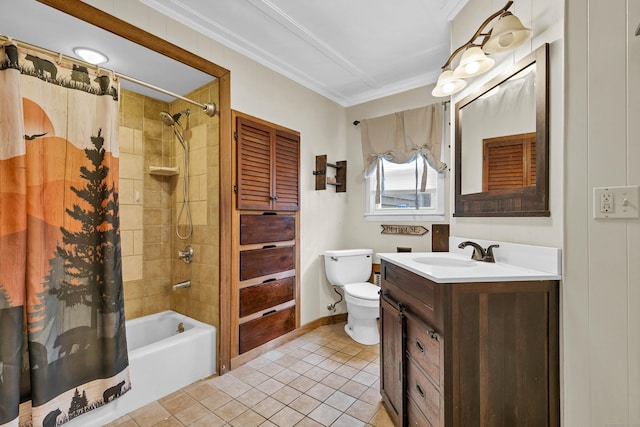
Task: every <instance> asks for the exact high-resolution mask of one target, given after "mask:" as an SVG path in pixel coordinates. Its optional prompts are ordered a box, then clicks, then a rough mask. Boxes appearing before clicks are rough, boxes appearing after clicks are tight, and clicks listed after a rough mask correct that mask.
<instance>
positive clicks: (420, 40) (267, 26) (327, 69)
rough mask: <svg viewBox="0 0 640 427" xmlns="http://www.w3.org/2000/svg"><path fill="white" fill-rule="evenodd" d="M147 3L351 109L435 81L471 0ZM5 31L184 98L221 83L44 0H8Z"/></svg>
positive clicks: (0, 8) (2, 15)
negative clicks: (82, 51)
mask: <svg viewBox="0 0 640 427" xmlns="http://www.w3.org/2000/svg"><path fill="white" fill-rule="evenodd" d="M129 1H130V0H129ZM138 1H140V2H141V3H144V4H147V5H148V6H150V7H152V8H154V9H156V10H158V11H159V12H160V13H163V14H165V15H167V16H169V17H171V18H173V19H175V20H177V21H179V22H182V23H183V24H184V25H186V26H188V27H189V28H193V29H195V30H196V31H199V32H201V33H202V34H204V35H206V36H209V37H211V38H212V39H214V40H217V41H218V42H220V43H221V44H223V45H225V46H228V47H230V48H232V49H234V50H236V51H238V52H241V53H243V54H245V55H247V56H248V57H250V58H252V59H254V60H256V61H257V62H259V63H261V64H263V65H265V66H266V67H269V68H271V69H273V70H274V71H276V72H278V73H281V74H283V75H285V76H287V77H289V78H291V79H292V80H294V81H296V82H298V83H300V84H301V85H303V86H305V87H307V88H309V89H311V90H313V91H315V92H317V93H319V94H321V95H323V96H326V97H327V98H329V99H331V100H333V101H335V102H337V103H338V104H340V105H343V106H345V107H346V106H351V105H355V104H359V103H362V102H366V101H369V100H372V99H377V98H380V97H383V96H387V95H392V94H395V93H399V92H402V91H405V90H409V89H413V88H416V87H420V86H424V85H428V84H431V83H434V82H435V81H436V79H437V77H438V74H439V73H440V67H441V66H442V64H444V62H445V61H446V60H447V58H448V56H449V53H450V52H449V22H450V20H451V19H453V17H454V16H455V15H456V14H457V13H458V11H459V10H460V9H461V8H462V7H463V6H464V5H465V4H466V3H467V1H468V0H401V1H390V0H138ZM16 16H19V17H20V19H15V17H16ZM26 22H28V25H25V23H26ZM0 34H4V35H8V36H11V37H13V38H15V39H17V40H20V41H24V42H27V43H31V44H34V45H37V46H41V47H43V48H46V49H49V50H52V51H54V52H61V53H63V54H65V55H68V56H74V54H73V52H72V49H73V47H76V46H87V47H92V48H95V49H97V50H99V51H101V52H103V53H105V54H106V55H107V56H108V57H109V62H108V63H107V64H105V68H109V69H112V70H115V71H117V72H119V73H121V74H125V75H129V76H132V77H135V78H137V79H139V80H142V81H146V82H148V83H151V84H153V85H155V86H159V87H162V88H164V89H167V90H170V91H172V92H175V93H178V94H186V93H188V92H190V91H191V90H193V89H195V88H197V87H200V86H201V85H203V84H205V83H206V82H208V81H211V80H212V77H211V76H209V75H207V74H204V73H201V72H200V71H198V70H194V69H192V68H190V67H186V66H184V65H183V64H180V63H178V62H177V61H173V60H171V59H169V58H166V57H164V56H162V55H159V54H157V53H155V52H153V51H150V50H149V49H145V48H142V47H140V46H138V45H135V44H133V43H131V42H129V41H127V40H124V39H122V38H120V37H117V36H114V35H113V34H111V33H108V32H106V31H103V30H101V29H99V28H97V27H94V26H92V25H88V24H86V23H84V22H81V21H79V20H77V19H75V18H72V17H70V16H69V15H66V14H64V13H61V12H59V11H57V10H54V9H52V8H50V7H48V6H45V5H42V4H41V3H38V2H36V1H35V0H0ZM210 59H211V60H212V61H213V62H216V60H215V58H210ZM220 65H222V66H224V65H225V64H220ZM123 87H124V88H125V89H129V90H135V91H137V92H141V93H144V94H146V95H149V96H155V97H156V98H159V99H163V100H165V101H171V100H173V98H171V97H167V96H164V95H162V94H160V93H158V92H151V91H148V90H146V89H144V88H142V87H141V86H137V85H131V84H126V83H125V82H123Z"/></svg>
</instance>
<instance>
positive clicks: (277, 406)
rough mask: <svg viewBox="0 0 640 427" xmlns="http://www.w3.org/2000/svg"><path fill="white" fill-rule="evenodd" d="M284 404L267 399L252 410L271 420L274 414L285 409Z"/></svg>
mask: <svg viewBox="0 0 640 427" xmlns="http://www.w3.org/2000/svg"><path fill="white" fill-rule="evenodd" d="M284 407H285V405H284V403H282V402H280V401H278V400H276V399H274V398H273V397H270V396H269V397H267V398H265V399H264V400H262V401H260V403H258V404H257V405H255V406H254V407H253V408H251V409H252V410H254V411H255V412H257V413H258V414H260V415H262V416H263V417H265V418H271V416H272V415H273V414H275V413H276V412H278V411H280V410H281V409H282V408H284Z"/></svg>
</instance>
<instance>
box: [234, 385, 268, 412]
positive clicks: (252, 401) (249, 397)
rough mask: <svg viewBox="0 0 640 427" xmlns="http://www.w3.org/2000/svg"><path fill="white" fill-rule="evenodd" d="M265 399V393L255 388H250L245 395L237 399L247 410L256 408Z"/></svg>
mask: <svg viewBox="0 0 640 427" xmlns="http://www.w3.org/2000/svg"><path fill="white" fill-rule="evenodd" d="M266 397H267V395H266V393H263V392H261V391H260V390H258V389H256V388H252V389H251V390H249V391H248V392H246V393H245V394H243V395H241V396H239V397H238V399H237V400H238V402H240V403H242V404H243V405H245V406H246V407H248V408H251V407H253V406H256V405H257V404H258V403H259V402H261V401H262V400H264V399H265V398H266Z"/></svg>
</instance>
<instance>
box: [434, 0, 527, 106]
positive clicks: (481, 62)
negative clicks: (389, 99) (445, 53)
mask: <svg viewBox="0 0 640 427" xmlns="http://www.w3.org/2000/svg"><path fill="white" fill-rule="evenodd" d="M512 4H513V1H509V2H507V4H506V5H505V6H504V7H503V8H502V9H500V10H499V11H497V12H495V13H494V14H492V15H491V16H489V17H488V18H487V19H486V20H485V21H484V22H483V23H482V25H480V27H479V28H478V29H477V30H476V32H475V33H474V34H473V36H472V37H471V39H470V40H469V41H468V42H466V43H465V44H463V45H462V46H460V47H458V48H457V49H456V50H454V51H453V53H452V54H451V56H449V59H448V60H447V62H446V63H445V64H444V65H443V66H442V73H441V74H440V77H438V82H437V83H436V87H435V88H434V89H433V91H432V92H431V94H432V95H433V96H437V97H442V96H449V95H453V94H454V93H456V92H459V91H461V90H462V89H463V88H464V87H465V86H466V85H467V83H466V82H465V81H464V80H462V79H463V78H469V77H474V76H477V75H480V74H482V73H485V72H487V71H489V70H490V69H491V68H492V67H493V65H494V64H495V61H494V60H493V59H491V58H488V57H487V56H486V55H485V53H497V52H505V51H507V50H510V49H514V48H516V47H518V46H520V45H521V44H523V43H524V42H525V41H527V40H528V39H529V38H530V37H531V30H530V29H529V28H525V27H524V26H523V25H522V22H520V20H519V19H518V18H517V17H516V16H515V15H513V14H512V13H511V12H509V11H508V9H509V8H510V7H511V5H512ZM496 18H499V19H498V22H497V23H496V25H495V26H494V27H493V28H492V29H490V30H489V31H488V32H483V31H484V30H485V28H486V27H487V26H488V25H489V24H490V23H491V22H492V21H493V20H494V19H496ZM479 38H482V40H481V41H480V43H479V44H478V43H476V40H477V39H479ZM463 50H464V53H463V54H462V56H461V58H460V63H459V64H458V66H457V67H456V69H455V71H451V68H452V67H451V63H452V62H453V60H454V59H455V58H456V57H457V56H458V54H459V53H460V52H462V51H463Z"/></svg>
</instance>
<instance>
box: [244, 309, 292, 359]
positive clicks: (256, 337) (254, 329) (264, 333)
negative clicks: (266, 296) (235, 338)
mask: <svg viewBox="0 0 640 427" xmlns="http://www.w3.org/2000/svg"><path fill="white" fill-rule="evenodd" d="M295 327H296V307H295V306H292V307H289V308H285V309H283V310H280V311H276V312H273V313H265V315H263V316H262V317H260V318H258V319H254V320H250V321H248V322H245V323H242V324H241V325H240V328H239V351H240V354H242V353H245V352H247V351H249V350H251V349H253V348H256V347H258V346H259V345H262V344H264V343H266V342H269V341H271V340H272V339H274V338H278V337H279V336H280V335H284V334H286V333H287V332H290V331H292V330H294V329H295Z"/></svg>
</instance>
